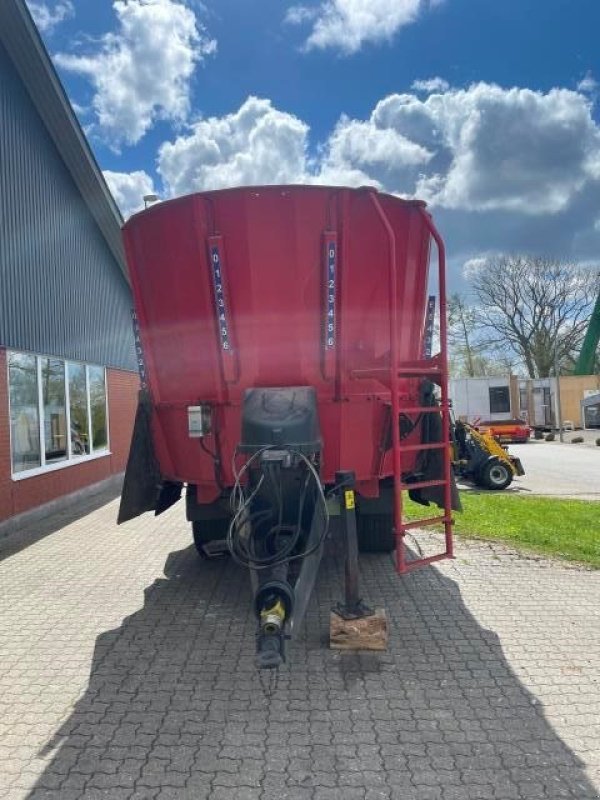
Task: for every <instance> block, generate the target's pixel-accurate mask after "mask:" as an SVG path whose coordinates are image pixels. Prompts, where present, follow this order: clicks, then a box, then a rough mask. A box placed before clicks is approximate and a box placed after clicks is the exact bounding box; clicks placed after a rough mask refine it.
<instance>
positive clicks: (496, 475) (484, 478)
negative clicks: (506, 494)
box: [477, 458, 513, 491]
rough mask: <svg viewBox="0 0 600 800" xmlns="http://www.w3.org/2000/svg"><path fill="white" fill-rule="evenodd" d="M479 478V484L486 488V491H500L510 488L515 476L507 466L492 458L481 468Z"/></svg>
mask: <svg viewBox="0 0 600 800" xmlns="http://www.w3.org/2000/svg"><path fill="white" fill-rule="evenodd" d="M478 478H479V480H478V481H477V483H479V485H480V486H484V487H485V488H486V489H495V490H497V491H500V490H501V489H506V487H507V486H510V484H511V483H512V479H513V474H512V471H511V469H510V467H509V466H508V465H507V464H504V463H502V461H500V460H499V459H497V458H491V459H490V460H489V461H487V462H486V463H485V464H484V465H483V467H482V468H481V471H480V473H479V476H478Z"/></svg>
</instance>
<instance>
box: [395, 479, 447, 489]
mask: <svg viewBox="0 0 600 800" xmlns="http://www.w3.org/2000/svg"><path fill="white" fill-rule="evenodd" d="M445 485H446V481H415V483H401V484H400V488H401V489H424V488H425V487H427V486H445Z"/></svg>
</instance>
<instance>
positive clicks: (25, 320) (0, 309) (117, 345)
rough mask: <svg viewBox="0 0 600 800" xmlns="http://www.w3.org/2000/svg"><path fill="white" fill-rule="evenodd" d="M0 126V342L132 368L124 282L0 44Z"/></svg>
mask: <svg viewBox="0 0 600 800" xmlns="http://www.w3.org/2000/svg"><path fill="white" fill-rule="evenodd" d="M2 2H4V0H0V4H1V3H2ZM0 120H1V121H2V122H1V131H0V345H3V346H7V347H10V348H13V349H15V350H29V351H32V352H36V353H41V354H47V355H55V356H61V357H65V358H69V359H73V360H78V361H88V362H91V363H97V364H106V365H108V366H115V367H121V368H124V369H131V370H134V369H135V368H136V360H135V352H134V342H133V334H132V327H131V306H132V299H131V290H130V287H129V285H128V283H127V280H126V277H125V275H124V274H123V272H122V270H121V268H120V266H119V264H118V263H117V260H116V259H115V257H114V254H113V253H112V251H111V250H110V249H109V247H108V243H107V240H106V237H105V236H103V235H102V233H101V231H100V228H99V226H98V224H97V222H96V219H95V218H94V216H93V215H92V213H91V209H90V208H89V206H88V205H86V203H84V202H83V200H82V195H81V192H80V190H79V188H78V186H77V184H76V183H75V181H74V179H73V176H72V174H71V172H70V171H69V169H68V168H67V166H66V164H65V162H64V160H63V158H62V157H61V155H60V153H59V152H58V149H57V146H56V143H55V141H54V139H53V138H52V137H51V136H50V134H49V132H48V129H47V127H46V126H45V125H44V123H43V121H42V120H41V118H40V115H39V113H38V111H37V108H36V106H35V105H34V103H33V101H32V99H31V97H30V95H29V93H28V92H27V90H26V88H25V87H24V85H23V81H22V80H21V76H20V75H19V73H18V72H17V70H16V68H15V65H14V64H13V62H12V60H11V58H10V57H9V56H8V54H7V52H6V48H5V47H4V46H3V44H2V43H1V42H0Z"/></svg>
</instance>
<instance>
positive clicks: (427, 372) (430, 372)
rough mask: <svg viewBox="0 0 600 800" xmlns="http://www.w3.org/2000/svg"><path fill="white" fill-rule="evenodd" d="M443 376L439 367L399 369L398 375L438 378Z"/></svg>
mask: <svg viewBox="0 0 600 800" xmlns="http://www.w3.org/2000/svg"><path fill="white" fill-rule="evenodd" d="M441 374H442V370H441V369H440V368H439V367H398V375H405V376H407V377H411V376H414V377H417V376H420V375H422V376H424V377H428V376H431V377H438V376H440V375H441Z"/></svg>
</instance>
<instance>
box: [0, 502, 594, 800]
mask: <svg viewBox="0 0 600 800" xmlns="http://www.w3.org/2000/svg"><path fill="white" fill-rule="evenodd" d="M115 515H116V503H115V502H111V503H109V504H108V505H105V506H104V507H102V508H100V509H98V510H96V511H94V512H93V513H91V514H89V515H88V516H85V517H83V518H81V519H80V520H78V521H73V522H70V523H69V522H68V520H67V521H66V524H64V525H63V526H62V527H60V528H59V529H58V530H57V531H56V532H54V533H53V534H52V535H48V536H45V537H44V538H40V536H41V533H43V532H44V531H43V530H42V531H41V532H36V531H31V532H30V537H29V541H30V542H33V543H31V544H30V546H28V547H26V548H25V549H22V550H20V552H19V551H18V546H19V544H18V542H17V544H15V543H14V542H12V543H11V542H8V546H7V543H6V542H4V544H3V545H2V544H1V543H0V557H2V555H4V556H5V557H4V560H3V561H2V562H1V563H0V581H1V583H0V586H1V589H0V591H1V597H2V607H1V609H0V797H1V798H8V799H9V800H22V799H24V798H28V799H31V800H34V798H35V800H38V798H53V799H54V800H80V798H84V799H85V800H92V798H109V799H111V800H112V799H114V800H120V798H123V800H125V798H127V799H128V800H129V799H130V798H131V799H133V798H140V799H141V798H144V800H145V799H146V798H161V800H163V799H164V800H166V798H177V799H179V798H182V799H186V798H189V799H190V800H191V799H192V798H194V800H202V798H213V799H214V800H230V799H231V800H233V798H237V799H238V800H255V799H256V800H259V799H260V800H271V799H272V800H280V799H281V800H283V798H288V799H289V800H334V799H337V798H339V800H359V799H360V800H379V799H382V798H397V799H398V800H411V799H412V798H415V799H417V800H430V799H431V800H433V799H434V798H441V800H467V798H474V799H475V800H485V799H486V798H495V800H512V799H513V798H545V799H546V800H558V798H563V797H569V798H576V800H584V798H594V797H599V796H600V794H599V793H598V790H599V788H600V691H599V689H600V682H599V676H600V573H594V572H588V571H585V570H581V569H578V568H573V567H565V566H561V565H557V564H554V563H551V562H548V561H543V560H531V559H526V558H523V557H520V556H518V555H516V554H514V553H510V552H509V551H507V550H503V549H501V548H497V547H496V548H492V547H488V546H486V545H477V544H469V543H463V544H461V545H460V546H459V551H458V553H459V557H458V559H457V560H455V561H454V562H452V563H444V564H442V565H441V566H440V567H438V568H428V569H425V570H422V571H419V572H416V573H414V574H412V575H410V576H409V577H407V578H404V579H398V578H397V577H396V575H395V573H394V571H393V568H392V565H391V563H390V560H389V559H388V558H387V557H383V556H381V557H380V556H370V557H367V558H364V560H363V562H362V570H363V582H364V595H365V598H366V599H368V600H369V601H370V602H372V603H377V604H381V605H383V606H385V607H386V608H387V610H388V613H389V616H390V618H391V625H392V630H391V643H390V649H389V652H387V653H385V654H371V655H367V654H362V655H356V654H339V653H335V652H332V651H330V650H328V649H327V647H326V646H325V640H326V636H327V626H328V610H329V607H330V606H331V605H332V603H333V602H334V601H335V600H337V599H339V598H338V594H339V574H338V572H337V570H336V567H335V562H332V561H331V560H330V561H328V562H327V564H325V567H324V569H323V573H322V575H321V578H320V582H319V586H318V593H317V596H316V597H315V601H314V602H313V603H312V605H311V607H310V611H309V615H308V620H307V622H308V624H307V626H306V634H305V636H304V638H302V639H301V640H299V641H298V642H297V643H296V644H295V645H294V646H293V647H292V649H291V652H290V663H289V665H288V666H286V668H284V669H283V670H281V673H280V676H279V681H278V685H277V686H270V685H267V683H266V682H263V681H261V679H259V677H258V676H257V674H256V673H255V671H254V668H253V666H252V652H253V631H254V622H253V619H252V617H251V615H250V611H249V609H250V603H249V591H248V588H247V585H246V581H245V580H243V579H242V576H241V574H240V572H239V571H238V570H237V568H236V567H235V566H234V565H232V564H231V563H229V562H226V561H222V562H217V563H210V564H207V563H201V562H199V561H198V560H197V558H196V556H195V554H194V551H193V549H192V547H190V536H189V533H188V526H187V524H186V523H185V521H184V520H183V509H181V508H175V509H173V510H172V511H170V512H169V513H168V514H166V515H164V516H163V517H161V518H159V519H153V518H151V517H147V518H144V519H143V520H136V521H134V522H133V523H128V524H127V525H125V526H122V527H121V528H117V527H116V526H115V524H114V519H115ZM63 522H65V520H63ZM424 541H425V544H426V545H431V540H430V539H427V540H424Z"/></svg>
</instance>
